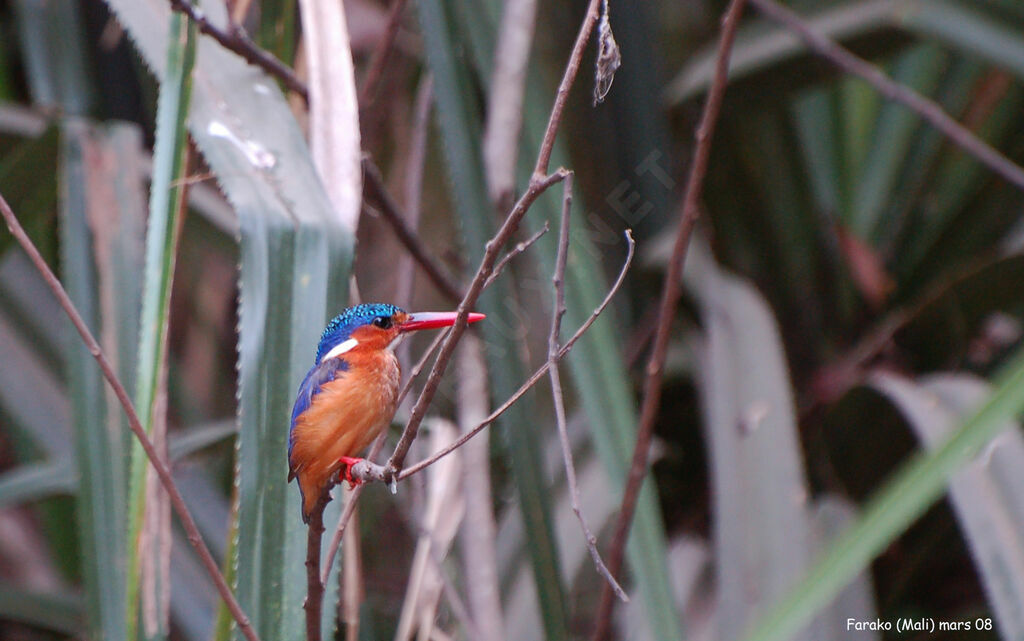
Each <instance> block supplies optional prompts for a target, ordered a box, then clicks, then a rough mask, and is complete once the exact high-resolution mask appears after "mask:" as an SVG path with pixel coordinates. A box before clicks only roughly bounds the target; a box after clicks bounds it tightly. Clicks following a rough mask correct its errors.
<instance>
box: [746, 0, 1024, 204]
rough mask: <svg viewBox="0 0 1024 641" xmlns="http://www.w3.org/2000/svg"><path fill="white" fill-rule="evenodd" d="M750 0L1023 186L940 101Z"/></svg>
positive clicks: (1016, 169) (769, 0) (779, 10)
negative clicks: (890, 76)
mask: <svg viewBox="0 0 1024 641" xmlns="http://www.w3.org/2000/svg"><path fill="white" fill-rule="evenodd" d="M750 3H751V4H752V5H754V7H755V8H756V9H757V10H758V11H759V12H761V13H762V14H764V15H765V16H767V17H768V18H770V19H772V20H774V21H776V22H778V23H779V24H781V25H782V26H783V27H785V28H786V29H788V30H789V31H791V32H793V33H794V34H795V35H796V36H797V37H799V38H800V39H801V40H803V41H804V44H805V45H807V48H808V49H810V50H811V51H813V52H814V53H816V54H818V55H820V56H821V57H823V58H826V59H827V60H828V61H829V62H831V63H832V64H834V65H835V66H837V67H839V68H840V69H842V70H843V71H844V72H846V73H848V74H852V75H854V76H858V77H860V78H862V79H863V80H865V81H866V82H867V83H868V84H870V85H871V86H872V87H874V88H875V90H876V91H878V93H880V94H882V95H883V96H885V97H886V98H888V99H889V100H892V101H894V102H898V103H900V104H902V105H904V106H905V107H908V108H909V109H911V110H912V111H914V112H916V113H917V114H918V115H919V116H921V117H922V118H924V119H925V120H926V121H928V122H929V123H931V125H932V126H933V127H935V128H936V129H938V130H939V131H941V132H942V133H943V134H945V135H946V137H948V138H949V139H950V140H952V141H953V143H955V144H956V145H957V146H959V147H960V148H961V149H963V150H964V151H966V152H967V153H969V154H971V155H972V156H974V157H975V158H977V159H978V160H979V161H981V163H982V164H984V165H986V166H988V168H989V169H991V170H992V171H994V172H995V173H997V174H999V175H1000V176H1002V177H1003V178H1005V179H1006V180H1007V181H1008V182H1010V183H1011V184H1013V185H1016V186H1017V187H1018V188H1020V189H1024V169H1022V168H1021V167H1020V166H1019V165H1017V164H1015V163H1014V162H1013V161H1012V160H1010V159H1009V158H1007V157H1006V156H1004V155H1003V154H1002V153H1000V152H999V151H997V150H996V149H994V148H993V147H992V146H991V145H989V144H988V143H986V142H985V141H983V140H982V139H981V138H978V137H977V136H976V135H974V133H972V132H971V130H970V129H967V128H966V127H964V126H963V125H961V124H960V123H959V122H957V121H956V120H954V119H953V118H952V117H951V116H950V115H949V114H947V113H946V112H945V111H943V109H942V107H941V106H939V104H938V103H936V102H934V101H933V100H930V99H928V98H925V97H924V96H922V95H921V94H919V93H917V92H916V91H914V90H913V89H911V88H910V87H907V86H904V85H901V84H900V83H898V82H895V81H894V80H892V79H891V78H889V77H888V76H887V75H885V74H884V73H882V71H881V70H880V69H878V67H876V66H874V65H872V64H871V63H870V62H868V61H866V60H864V59H862V58H859V57H857V56H856V55H854V54H853V53H851V52H850V51H849V50H848V49H845V48H843V47H841V46H840V45H838V44H836V43H835V42H833V41H831V40H829V39H828V38H826V37H825V36H823V35H821V34H819V33H816V32H815V31H814V29H813V28H811V27H810V26H809V25H808V24H807V23H806V22H805V21H804V20H803V19H802V18H801V17H800V16H799V15H797V14H796V13H793V12H792V11H790V10H789V9H787V8H786V7H783V6H782V5H780V4H778V3H776V2H774V1H773V0H750Z"/></svg>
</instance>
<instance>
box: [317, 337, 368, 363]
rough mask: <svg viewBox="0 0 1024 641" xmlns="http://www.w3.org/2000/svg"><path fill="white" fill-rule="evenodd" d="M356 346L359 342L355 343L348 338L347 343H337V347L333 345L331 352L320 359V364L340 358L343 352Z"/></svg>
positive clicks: (352, 339)
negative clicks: (330, 359)
mask: <svg viewBox="0 0 1024 641" xmlns="http://www.w3.org/2000/svg"><path fill="white" fill-rule="evenodd" d="M358 344H359V341H357V340H356V339H354V338H350V339H348V340H347V341H345V342H343V343H338V344H337V345H335V346H334V347H333V348H332V349H331V351H329V352H327V353H326V354H324V357H323V358H322V359H320V362H323V361H326V360H327V359H329V358H337V357H339V356H341V355H342V354H344V353H345V352H347V351H349V350H351V349H352V348H353V347H355V346H356V345H358Z"/></svg>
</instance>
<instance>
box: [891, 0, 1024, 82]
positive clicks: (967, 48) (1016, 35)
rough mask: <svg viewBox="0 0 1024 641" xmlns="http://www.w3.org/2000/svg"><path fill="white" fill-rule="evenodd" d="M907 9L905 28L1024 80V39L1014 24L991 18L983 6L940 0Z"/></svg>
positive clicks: (902, 19) (902, 20) (903, 23)
mask: <svg viewBox="0 0 1024 641" xmlns="http://www.w3.org/2000/svg"><path fill="white" fill-rule="evenodd" d="M907 9H908V10H907V11H906V12H904V13H903V14H902V15H901V21H900V22H901V25H902V26H903V27H904V28H906V29H908V30H910V31H913V32H915V33H917V34H919V35H921V36H924V37H928V38H936V39H938V40H940V41H942V42H945V43H947V44H949V45H952V46H954V47H956V48H957V49H960V50H962V51H964V52H965V53H968V54H970V55H972V56H977V57H979V58H981V59H983V60H988V61H989V62H991V63H993V64H995V65H998V66H1000V67H1003V68H1004V69H1006V70H1007V71H1009V72H1010V73H1012V74H1014V75H1016V76H1017V77H1018V78H1024V36H1022V35H1021V33H1020V31H1019V30H1018V29H1014V28H1013V27H1012V25H1010V24H1007V23H1005V22H1004V21H1001V20H999V19H998V18H996V17H995V16H990V15H987V14H986V12H985V9H984V8H983V7H981V6H980V5H979V3H976V2H962V1H957V0H950V1H946V0H936V1H933V2H929V3H927V5H920V4H917V3H909V4H908V5H907Z"/></svg>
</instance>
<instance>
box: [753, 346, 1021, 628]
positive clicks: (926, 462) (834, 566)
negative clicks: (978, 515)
mask: <svg viewBox="0 0 1024 641" xmlns="http://www.w3.org/2000/svg"><path fill="white" fill-rule="evenodd" d="M1021 410H1024V349H1021V350H1019V351H1018V352H1017V353H1016V354H1015V355H1014V357H1013V359H1012V360H1011V361H1010V363H1009V365H1008V366H1007V368H1006V370H1005V371H1004V373H1003V374H1001V375H1000V376H999V377H998V378H997V380H996V381H995V391H994V392H993V393H992V394H991V396H989V397H988V400H987V401H986V402H985V404H984V405H982V406H981V407H980V408H979V409H977V410H976V411H974V412H973V413H972V414H971V416H970V417H969V418H968V419H967V420H965V421H964V422H963V423H961V424H960V426H959V427H958V428H957V429H956V431H954V432H953V433H952V435H951V436H950V437H949V438H947V439H945V440H944V441H943V442H942V444H941V445H939V446H938V447H936V449H934V450H933V451H931V452H929V453H927V454H918V455H915V456H914V457H913V458H912V459H911V460H910V461H909V462H907V463H906V464H905V465H904V466H903V467H902V468H901V469H900V470H899V471H898V472H897V474H896V476H895V477H894V478H893V479H892V480H891V481H889V482H888V483H886V485H885V486H884V487H883V488H882V489H881V490H879V491H878V493H877V494H876V495H875V497H874V498H873V499H872V500H871V501H870V502H869V503H868V504H867V505H866V506H865V508H864V511H863V512H862V514H861V516H860V518H859V519H858V520H857V521H856V523H854V525H852V526H851V527H850V528H848V529H847V530H846V531H845V532H844V533H843V534H841V535H840V536H839V537H837V538H836V540H835V542H834V543H832V545H830V546H829V548H828V550H827V551H826V552H825V553H824V555H823V556H822V557H821V558H820V559H819V560H818V561H817V562H816V563H815V565H814V567H813V568H812V569H811V571H810V572H809V573H808V575H807V576H806V577H805V578H804V580H803V581H801V583H800V585H798V586H797V587H796V588H795V589H794V590H793V591H791V592H790V593H788V594H787V595H786V596H785V598H784V599H783V600H782V601H781V602H780V603H779V604H778V605H777V606H775V607H774V608H772V609H771V611H770V612H769V613H768V614H767V616H766V617H765V618H764V619H763V620H762V621H760V622H759V623H758V624H757V626H756V627H754V628H753V629H752V631H751V633H750V634H749V635H748V636H747V637H746V639H747V641H781V640H782V639H786V638H789V637H790V636H791V635H792V634H793V633H794V632H796V631H797V630H798V629H800V627H801V626H803V625H804V624H805V623H806V622H807V621H809V620H810V619H811V617H813V616H814V614H815V613H816V612H818V611H819V610H820V609H821V608H822V607H823V606H825V605H826V604H827V603H828V602H829V601H831V600H832V599H833V598H834V597H835V595H836V594H837V593H838V592H839V591H840V590H841V589H842V588H843V587H844V586H845V585H846V584H847V583H848V582H849V581H850V580H851V579H852V578H853V577H854V576H855V575H856V574H857V573H858V572H860V571H861V570H862V569H864V568H865V567H867V565H868V564H869V563H870V562H871V560H872V559H873V558H874V557H875V556H876V555H877V554H878V553H880V552H881V551H882V550H884V549H885V547H886V546H887V545H889V543H891V542H892V541H893V539H895V538H896V537H897V536H899V535H900V534H901V533H902V532H903V531H904V530H905V529H906V528H907V527H908V526H909V525H910V524H911V523H913V522H914V520H915V519H916V518H918V517H919V516H920V515H921V514H923V513H924V511H925V510H927V509H928V507H929V506H931V504H932V503H934V502H935V501H936V500H937V499H938V498H939V497H940V496H941V495H942V493H943V490H944V489H945V487H946V484H947V483H948V482H949V479H950V477H951V476H952V475H953V474H954V473H955V472H956V471H957V470H959V469H961V468H962V467H963V466H964V465H966V464H967V463H968V462H969V461H970V460H971V459H972V458H973V457H975V456H977V455H978V453H979V452H981V451H982V449H983V448H984V447H985V446H986V444H988V443H989V442H990V441H991V440H992V439H993V438H995V437H996V436H998V435H999V434H1000V433H1001V432H1002V431H1003V430H1004V429H1005V428H1006V427H1007V426H1008V425H1010V423H1009V420H1010V419H1011V418H1013V417H1014V416H1016V415H1017V414H1019V413H1020V412H1021Z"/></svg>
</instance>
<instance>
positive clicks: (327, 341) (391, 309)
mask: <svg viewBox="0 0 1024 641" xmlns="http://www.w3.org/2000/svg"><path fill="white" fill-rule="evenodd" d="M400 311H402V310H401V309H399V308H398V307H395V306H394V305H389V304H387V303H364V304H362V305H356V306H355V307H349V308H348V309H346V310H345V311H343V312H342V313H340V314H338V315H337V316H335V317H334V318H332V319H331V322H329V323H327V327H325V328H324V333H323V334H321V335H320V344H319V345H318V346H317V348H316V362H317V364H318V365H319V364H320V359H322V358H323V356H324V354H326V353H327V352H329V351H331V349H333V348H334V347H335V346H337V345H338V344H339V343H343V342H345V341H347V340H348V339H349V337H351V336H352V332H353V331H354V330H355V329H356V328H357V327H362V326H363V325H369V324H370V323H371V322H373V319H374V318H377V317H378V316H392V315H394V314H395V312H400Z"/></svg>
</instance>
